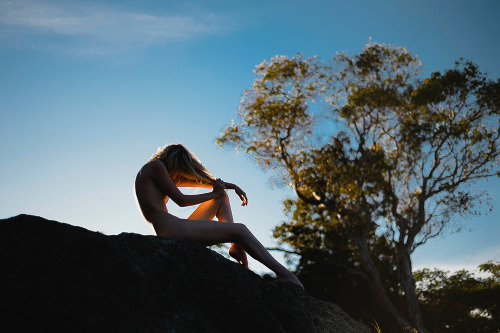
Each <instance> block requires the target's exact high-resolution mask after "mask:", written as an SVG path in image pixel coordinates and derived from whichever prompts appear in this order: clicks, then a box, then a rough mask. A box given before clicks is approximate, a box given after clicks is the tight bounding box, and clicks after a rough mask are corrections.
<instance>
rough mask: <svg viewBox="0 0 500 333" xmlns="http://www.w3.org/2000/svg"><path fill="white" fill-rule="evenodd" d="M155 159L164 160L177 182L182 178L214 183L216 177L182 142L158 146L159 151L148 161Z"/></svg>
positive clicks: (171, 175) (169, 172) (201, 182)
mask: <svg viewBox="0 0 500 333" xmlns="http://www.w3.org/2000/svg"><path fill="white" fill-rule="evenodd" d="M154 160H160V161H161V162H163V164H164V165H165V167H166V168H167V171H168V174H169V175H170V177H171V178H172V180H173V181H174V182H175V183H177V182H178V181H179V180H180V179H181V178H187V179H189V180H194V181H196V182H197V183H200V184H213V183H214V182H215V177H214V176H213V175H212V174H211V173H210V172H208V170H207V169H205V167H204V166H203V164H201V162H200V160H199V159H198V158H197V157H196V155H195V154H193V153H192V152H190V151H189V150H188V149H187V148H186V147H184V146H183V145H181V144H173V145H166V146H164V147H160V148H158V151H157V152H156V153H155V154H153V156H151V159H150V160H149V161H148V162H151V161H154Z"/></svg>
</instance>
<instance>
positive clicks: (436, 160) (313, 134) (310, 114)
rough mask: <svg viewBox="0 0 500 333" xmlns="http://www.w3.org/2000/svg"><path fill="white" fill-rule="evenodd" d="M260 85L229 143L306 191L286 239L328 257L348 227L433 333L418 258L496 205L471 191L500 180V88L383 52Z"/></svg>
mask: <svg viewBox="0 0 500 333" xmlns="http://www.w3.org/2000/svg"><path fill="white" fill-rule="evenodd" d="M255 73H256V75H257V77H256V79H255V81H254V83H253V86H252V87H251V88H250V89H248V90H246V91H245V92H244V94H243V96H242V100H241V105H240V108H239V110H238V116H237V118H236V119H235V120H233V122H232V123H231V124H230V125H228V126H227V127H225V128H224V129H223V133H222V134H221V135H220V136H219V137H218V138H217V142H218V144H219V145H221V146H223V145H232V146H234V147H235V148H236V149H237V150H244V151H245V152H246V153H248V154H250V155H251V156H253V157H255V159H256V161H257V163H258V164H259V165H260V166H261V167H262V168H264V169H268V168H270V169H272V170H274V171H275V172H277V174H279V175H280V176H281V180H282V181H283V184H286V185H289V186H291V187H293V189H294V190H295V193H296V197H295V198H292V199H288V200H286V202H285V203H286V207H287V209H288V212H289V217H290V220H289V221H288V222H286V223H283V224H282V225H280V226H278V227H277V228H276V229H275V236H276V237H277V238H278V240H279V241H281V242H283V243H286V244H287V245H289V246H290V247H291V248H292V250H293V251H295V252H298V253H301V252H303V251H304V250H305V249H307V248H315V247H322V246H323V247H324V246H328V245H327V244H324V243H322V242H324V241H325V240H326V237H325V235H327V234H328V233H331V232H332V230H334V229H338V228H339V227H340V229H341V232H342V233H345V234H346V235H347V237H348V238H349V240H350V241H351V242H352V244H353V247H352V248H353V251H356V257H357V258H358V263H357V265H353V267H354V268H355V269H357V270H358V271H359V273H360V274H363V275H364V276H366V277H367V279H368V281H369V283H370V287H371V289H372V292H373V294H374V295H375V296H376V299H377V301H378V302H379V304H380V305H381V306H382V307H383V308H384V309H385V311H386V312H387V313H389V314H390V315H391V316H392V318H393V319H394V320H395V321H396V322H397V324H398V325H399V326H400V327H412V328H415V329H416V330H418V331H419V332H424V331H425V326H424V323H423V321H422V316H421V312H420V308H419V303H418V299H417V295H416V292H415V281H414V279H413V276H412V262H411V254H412V252H413V251H414V250H415V249H416V248H417V247H418V246H420V245H423V244H425V242H426V241H427V240H428V239H430V238H432V237H436V236H437V235H439V234H440V233H441V232H442V231H443V229H444V228H445V227H447V226H449V225H450V224H451V222H452V221H453V218H454V217H455V216H457V215H468V214H475V213H476V211H477V205H478V204H479V203H480V202H481V200H482V199H484V198H485V194H484V193H482V192H480V191H474V190H473V188H472V187H470V185H471V184H472V183H474V182H476V181H478V180H481V179H486V178H488V177H491V176H495V175H499V171H498V165H499V154H500V150H499V147H498V143H499V125H500V121H499V109H500V80H499V81H491V80H489V79H488V78H487V77H486V75H485V74H484V73H482V72H480V71H479V70H478V68H477V66H476V65H474V64H473V63H471V62H464V61H458V62H457V63H456V64H455V67H454V68H452V69H449V70H445V71H444V72H442V73H440V72H435V73H432V74H431V75H430V76H429V77H424V73H423V70H422V66H421V63H420V61H419V60H418V58H417V57H416V56H415V55H413V54H412V53H411V52H408V51H407V50H406V49H404V48H401V47H396V46H391V45H385V44H378V43H369V44H367V45H366V46H365V47H364V48H363V50H362V52H360V53H359V54H355V55H353V56H350V55H348V54H347V53H341V54H337V55H335V56H334V57H332V59H331V60H330V61H328V62H326V63H325V62H322V61H320V60H319V59H317V58H309V59H306V58H304V57H303V56H302V55H300V54H299V55H297V56H293V57H285V56H281V57H274V58H273V59H272V60H271V61H269V62H268V61H264V62H263V63H261V64H260V65H258V66H257V69H256V70H255ZM309 233H314V234H315V235H317V236H318V237H310V235H308V234H309ZM311 239H313V240H314V241H311ZM376 242H386V243H387V244H388V246H389V247H390V248H391V249H392V250H393V254H392V255H393V260H394V261H395V266H396V268H397V273H398V277H399V283H400V287H401V292H400V293H401V295H402V296H404V299H405V306H404V307H403V308H404V311H401V310H400V309H401V307H399V306H398V305H397V304H394V302H393V300H392V299H391V297H390V294H391V292H390V290H389V289H390V288H393V286H387V285H386V283H385V280H384V276H383V275H382V273H381V272H380V270H379V269H378V268H377V260H379V258H377V254H376V253H372V250H373V249H374V246H373V244H374V243H376ZM405 312H406V313H405Z"/></svg>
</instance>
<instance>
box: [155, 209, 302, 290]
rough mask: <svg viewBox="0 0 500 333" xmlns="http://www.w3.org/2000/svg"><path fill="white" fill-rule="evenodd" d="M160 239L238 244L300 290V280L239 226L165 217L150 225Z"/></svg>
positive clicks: (246, 230)
mask: <svg viewBox="0 0 500 333" xmlns="http://www.w3.org/2000/svg"><path fill="white" fill-rule="evenodd" d="M153 225H154V226H155V230H156V233H157V234H158V235H159V236H167V237H172V238H178V239H185V240H191V241H195V242H198V243H201V244H203V245H214V244H220V243H228V242H232V243H238V244H241V245H242V247H243V248H244V249H245V250H246V251H247V252H248V254H249V255H250V256H252V257H253V258H255V259H256V260H258V261H260V262H261V263H262V264H263V265H265V266H266V267H267V268H269V269H270V270H272V271H273V272H274V273H276V276H277V278H278V281H279V282H290V283H294V284H296V285H299V286H300V287H302V288H303V286H302V284H301V283H300V281H299V279H297V277H296V276H295V275H294V274H293V273H292V272H290V271H289V270H287V269H286V267H285V266H283V265H281V264H280V263H279V262H278V261H277V260H276V259H274V258H273V256H272V255H271V254H270V253H269V252H268V251H267V250H266V248H265V247H264V246H263V245H262V244H261V243H260V242H259V241H258V240H257V238H255V236H254V235H253V234H252V233H251V232H250V231H249V230H248V228H247V227H246V226H245V225H244V224H242V223H225V222H219V221H208V220H182V219H179V218H176V217H174V216H173V215H170V214H168V213H166V214H165V215H163V216H162V217H161V218H159V219H158V220H157V221H155V223H154V224H153Z"/></svg>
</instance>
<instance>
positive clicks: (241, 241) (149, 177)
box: [135, 144, 303, 288]
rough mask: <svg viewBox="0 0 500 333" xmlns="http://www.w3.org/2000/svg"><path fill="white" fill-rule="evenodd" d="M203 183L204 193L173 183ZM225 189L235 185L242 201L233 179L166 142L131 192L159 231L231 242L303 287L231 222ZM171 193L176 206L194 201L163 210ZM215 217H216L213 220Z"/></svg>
mask: <svg viewBox="0 0 500 333" xmlns="http://www.w3.org/2000/svg"><path fill="white" fill-rule="evenodd" d="M179 186H187V187H198V186H201V187H207V188H212V191H211V192H209V193H203V194H194V195H186V194H183V193H182V192H181V191H180V190H179V189H178V187H179ZM225 189H230V190H234V191H235V192H236V194H237V195H238V196H239V197H240V199H241V201H242V205H243V206H246V205H247V203H248V199H247V196H246V194H245V192H243V190H241V188H239V187H238V186H237V185H235V184H231V183H226V182H223V181H222V180H220V179H215V177H214V176H212V175H211V174H210V173H209V172H208V171H207V170H206V169H205V167H204V166H203V165H202V164H201V163H200V162H199V161H198V159H197V158H196V156H195V155H194V154H192V153H191V152H190V151H189V150H187V148H185V147H184V146H183V145H180V144H175V145H169V146H165V147H164V148H163V149H161V150H160V151H158V152H157V153H156V154H155V155H153V157H152V158H151V159H150V160H149V161H148V163H146V164H145V165H144V166H143V167H142V168H141V170H140V171H139V173H138V174H137V178H136V180H135V193H136V196H137V201H138V204H139V208H140V210H141V213H142V215H143V216H144V218H145V219H146V221H148V222H149V223H151V224H152V226H153V228H154V230H155V231H156V234H157V235H158V236H165V237H170V238H178V239H186V240H191V241H196V242H198V243H201V244H203V245H214V244H219V243H228V242H231V248H230V249H229V255H230V256H231V257H233V258H235V259H236V260H237V261H238V262H239V263H241V264H243V265H244V266H245V267H248V263H247V258H246V253H245V251H246V252H248V254H249V255H250V256H252V257H253V258H255V259H257V260H258V261H260V262H261V263H262V264H264V265H265V266H267V267H268V268H269V269H270V270H272V271H273V272H274V273H276V276H277V278H278V281H279V282H289V283H294V284H296V285H298V286H300V287H302V288H303V286H302V284H301V283H300V281H299V280H298V279H297V277H296V276H295V275H294V274H293V273H292V272H290V271H288V270H287V269H286V268H285V267H284V266H283V265H281V264H280V263H279V262H278V261H276V260H275V259H274V258H273V257H272V256H271V254H270V253H269V252H268V251H267V250H266V249H265V247H264V246H263V245H262V244H261V243H260V242H259V241H258V240H257V238H255V236H254V235H253V234H252V233H251V232H250V231H249V230H248V228H247V227H246V226H245V225H244V224H242V223H234V221H233V215H232V212H231V206H230V205H229V199H228V197H227V194H226V191H225ZM169 198H171V199H172V200H173V201H174V202H175V203H176V204H177V205H179V206H181V207H185V206H192V205H199V206H198V207H197V208H196V210H195V211H194V212H193V213H192V214H191V215H190V216H189V217H188V219H181V218H178V217H176V216H174V215H172V214H170V213H169V212H168V210H167V207H166V203H167V201H168V199H169ZM214 217H217V219H218V221H212V219H213V218H214Z"/></svg>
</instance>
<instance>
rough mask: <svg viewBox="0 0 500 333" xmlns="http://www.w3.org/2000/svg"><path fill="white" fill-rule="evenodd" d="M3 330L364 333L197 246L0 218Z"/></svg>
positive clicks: (327, 308)
mask: <svg viewBox="0 0 500 333" xmlns="http://www.w3.org/2000/svg"><path fill="white" fill-rule="evenodd" d="M0 265H1V266H0V267H1V269H0V316H1V317H2V319H1V320H0V331H1V332H307V333H309V332H356V333H357V332H369V330H368V328H366V327H365V326H363V325H361V324H360V323H358V322H356V321H354V320H353V319H351V318H350V317H349V316H348V315H346V314H345V313H344V312H343V311H342V310H341V309H340V308H339V307H338V306H336V305H335V304H333V303H328V302H323V301H320V300H317V299H315V298H313V297H311V296H310V295H308V294H307V292H305V291H302V290H301V289H299V288H297V287H295V286H292V285H287V284H276V283H273V282H269V281H265V280H264V279H262V278H261V277H260V276H258V275H257V274H254V273H252V272H251V271H249V270H247V269H245V268H243V267H241V266H240V265H237V264H235V263H233V262H231V261H229V260H227V259H225V258H224V257H222V256H221V255H219V254H217V253H215V252H214V251H212V250H210V249H208V248H206V247H203V246H201V245H199V244H197V243H192V242H186V241H179V240H173V239H167V238H161V237H155V236H142V235H137V234H131V233H122V234H120V235H116V236H107V235H103V234H101V233H98V232H92V231H89V230H86V229H84V228H80V227H75V226H71V225H69V224H64V223H60V222H55V221H49V220H45V219H43V218H40V217H35V216H29V215H19V216H16V217H13V218H9V219H4V220H0Z"/></svg>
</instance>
